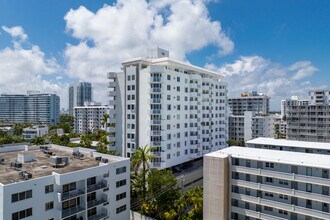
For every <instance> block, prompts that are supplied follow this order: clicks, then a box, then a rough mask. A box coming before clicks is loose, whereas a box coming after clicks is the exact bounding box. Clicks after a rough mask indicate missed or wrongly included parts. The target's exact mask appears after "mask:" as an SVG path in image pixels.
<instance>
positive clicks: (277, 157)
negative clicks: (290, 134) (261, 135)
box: [203, 139, 330, 220]
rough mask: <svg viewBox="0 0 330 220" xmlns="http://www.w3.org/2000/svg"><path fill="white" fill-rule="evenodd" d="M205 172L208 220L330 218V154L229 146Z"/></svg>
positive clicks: (209, 158) (210, 159) (211, 158)
mask: <svg viewBox="0 0 330 220" xmlns="http://www.w3.org/2000/svg"><path fill="white" fill-rule="evenodd" d="M259 140H262V139H259ZM203 173H204V184H203V186H204V201H203V202H204V206H203V217H204V219H219V220H227V219H238V220H241V219H242V220H243V219H247V218H248V219H276V220H284V219H296V220H299V219H323V220H328V219H329V218H330V213H329V210H330V208H329V207H330V196H329V195H330V193H329V191H330V190H329V186H330V178H329V177H330V155H322V154H316V153H315V154H310V153H300V152H290V151H284V150H282V151H281V150H270V149H257V148H249V147H229V148H226V149H223V150H220V151H217V152H212V153H210V154H207V155H205V156H204V171H203Z"/></svg>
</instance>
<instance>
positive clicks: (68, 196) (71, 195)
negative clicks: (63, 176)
mask: <svg viewBox="0 0 330 220" xmlns="http://www.w3.org/2000/svg"><path fill="white" fill-rule="evenodd" d="M83 194H85V189H75V190H71V191H68V192H63V193H60V197H61V201H65V200H68V199H71V198H74V197H78V196H81V195H83Z"/></svg>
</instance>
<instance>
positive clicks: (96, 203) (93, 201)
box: [87, 196, 108, 208]
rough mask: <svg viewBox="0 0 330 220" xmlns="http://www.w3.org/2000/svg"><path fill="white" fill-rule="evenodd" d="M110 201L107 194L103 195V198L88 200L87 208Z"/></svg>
mask: <svg viewBox="0 0 330 220" xmlns="http://www.w3.org/2000/svg"><path fill="white" fill-rule="evenodd" d="M107 201H108V199H107V197H106V196H102V198H101V199H99V200H96V199H95V200H92V201H89V202H87V208H92V207H95V206H98V205H101V204H103V203H106V202H107Z"/></svg>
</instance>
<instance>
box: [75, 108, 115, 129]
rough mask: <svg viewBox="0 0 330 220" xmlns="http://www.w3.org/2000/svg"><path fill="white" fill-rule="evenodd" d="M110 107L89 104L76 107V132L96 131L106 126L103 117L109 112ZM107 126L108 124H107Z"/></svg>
mask: <svg viewBox="0 0 330 220" xmlns="http://www.w3.org/2000/svg"><path fill="white" fill-rule="evenodd" d="M108 112H109V107H108V106H104V105H95V104H89V105H85V106H81V107H75V108H74V130H75V132H76V133H85V132H88V131H91V132H94V131H96V130H99V129H102V128H104V127H103V126H102V119H103V118H104V114H108ZM105 127H106V126H105Z"/></svg>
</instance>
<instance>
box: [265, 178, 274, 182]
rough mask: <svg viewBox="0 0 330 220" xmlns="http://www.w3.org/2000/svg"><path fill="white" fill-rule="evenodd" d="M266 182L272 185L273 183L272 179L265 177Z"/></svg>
mask: <svg viewBox="0 0 330 220" xmlns="http://www.w3.org/2000/svg"><path fill="white" fill-rule="evenodd" d="M266 182H268V183H272V182H274V179H273V178H272V177H266Z"/></svg>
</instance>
